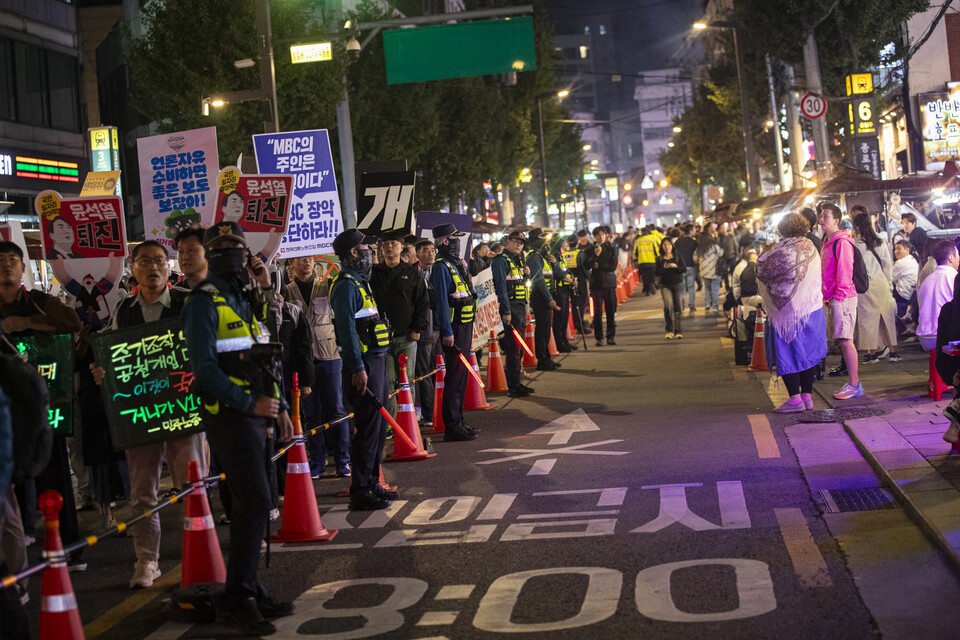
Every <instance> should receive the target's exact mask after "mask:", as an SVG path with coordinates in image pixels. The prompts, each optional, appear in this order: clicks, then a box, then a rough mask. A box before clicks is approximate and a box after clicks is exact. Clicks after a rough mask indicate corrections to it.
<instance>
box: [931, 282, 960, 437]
mask: <svg viewBox="0 0 960 640" xmlns="http://www.w3.org/2000/svg"><path fill="white" fill-rule="evenodd" d="M958 286H960V274H958V276H957V277H956V279H955V280H954V285H953V290H954V291H956V290H957V287H958ZM956 340H960V300H958V299H957V298H956V296H954V297H953V299H952V300H950V301H949V302H947V303H945V304H944V305H943V307H942V308H941V309H940V315H939V317H938V319H937V344H936V354H937V355H936V368H937V374H938V375H939V376H940V378H941V379H942V380H945V381H946V380H949V381H950V382H951V383H952V384H953V390H954V391H953V402H951V403H950V404H949V405H948V406H947V407H946V408H945V409H944V410H943V415H944V416H945V417H946V418H947V419H949V420H950V424H949V425H948V426H947V430H946V431H945V432H944V434H943V440H944V441H945V442H949V443H951V444H956V443H957V442H958V441H960V356H951V355H948V354H946V353H944V352H943V347H944V346H946V345H947V344H948V343H950V342H953V341H956Z"/></svg>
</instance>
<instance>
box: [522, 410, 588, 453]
mask: <svg viewBox="0 0 960 640" xmlns="http://www.w3.org/2000/svg"><path fill="white" fill-rule="evenodd" d="M585 431H600V427H598V426H597V424H596V423H595V422H594V421H593V420H591V419H590V418H589V416H587V414H586V412H585V411H584V410H583V409H577V410H576V411H573V412H571V413H568V414H567V415H565V416H560V417H559V418H557V419H556V420H554V421H553V422H550V423H548V424H546V425H544V426H542V427H540V428H539V429H535V430H533V431H531V432H530V435H531V436H542V435H550V434H553V437H552V438H550V441H549V442H548V443H547V445H548V446H551V447H553V446H556V445H561V444H567V443H568V442H569V441H570V436H572V435H573V434H574V433H577V432H585Z"/></svg>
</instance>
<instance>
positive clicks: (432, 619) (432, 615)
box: [417, 611, 460, 627]
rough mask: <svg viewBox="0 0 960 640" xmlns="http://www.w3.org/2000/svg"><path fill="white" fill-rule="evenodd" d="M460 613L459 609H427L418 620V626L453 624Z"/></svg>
mask: <svg viewBox="0 0 960 640" xmlns="http://www.w3.org/2000/svg"><path fill="white" fill-rule="evenodd" d="M458 615H460V612H459V611H427V612H425V613H424V614H423V615H422V616H420V620H418V621H417V626H418V627H428V626H436V627H442V626H444V625H448V624H453V623H454V622H455V621H456V619H457V616H458Z"/></svg>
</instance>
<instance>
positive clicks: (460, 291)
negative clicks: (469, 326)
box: [436, 258, 476, 324]
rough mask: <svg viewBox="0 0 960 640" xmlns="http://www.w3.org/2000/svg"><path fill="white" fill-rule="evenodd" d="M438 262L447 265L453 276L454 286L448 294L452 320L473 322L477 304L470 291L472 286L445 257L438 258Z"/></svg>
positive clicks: (463, 322) (464, 322)
mask: <svg viewBox="0 0 960 640" xmlns="http://www.w3.org/2000/svg"><path fill="white" fill-rule="evenodd" d="M436 264H442V265H443V266H445V267H446V268H447V271H449V273H450V277H451V278H453V287H454V288H453V290H452V291H450V292H449V293H448V294H447V304H449V305H450V322H458V323H460V324H466V323H468V322H473V316H474V313H475V312H476V304H475V303H474V301H473V293H472V292H471V291H470V287H468V286H467V283H466V282H464V281H463V278H461V277H460V272H459V271H458V270H457V268H456V267H455V266H453V265H452V264H450V263H449V262H447V261H446V260H444V259H443V258H437V262H436Z"/></svg>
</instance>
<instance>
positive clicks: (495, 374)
mask: <svg viewBox="0 0 960 640" xmlns="http://www.w3.org/2000/svg"><path fill="white" fill-rule="evenodd" d="M495 337H496V334H495V333H494V332H493V331H491V332H490V353H488V354H487V380H486V383H487V391H489V392H490V393H503V392H504V391H506V390H507V374H506V372H505V371H504V369H503V356H502V355H501V354H500V343H499V342H497V341H496V340H495V339H494V338H495Z"/></svg>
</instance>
